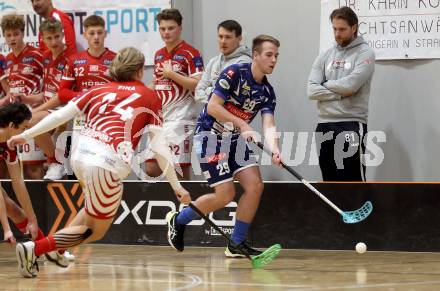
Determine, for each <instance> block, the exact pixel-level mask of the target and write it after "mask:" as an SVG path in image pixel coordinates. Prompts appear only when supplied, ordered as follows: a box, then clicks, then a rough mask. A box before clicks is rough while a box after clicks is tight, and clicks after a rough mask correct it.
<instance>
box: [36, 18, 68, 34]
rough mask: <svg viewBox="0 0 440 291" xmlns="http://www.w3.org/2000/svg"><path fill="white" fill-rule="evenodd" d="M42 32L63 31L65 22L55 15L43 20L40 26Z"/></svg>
mask: <svg viewBox="0 0 440 291" xmlns="http://www.w3.org/2000/svg"><path fill="white" fill-rule="evenodd" d="M38 30H39V31H40V33H43V32H51V33H54V32H63V24H62V23H61V22H60V21H58V20H56V19H55V18H53V17H50V18H48V19H45V20H44V21H43V22H41V24H40V27H39V28H38Z"/></svg>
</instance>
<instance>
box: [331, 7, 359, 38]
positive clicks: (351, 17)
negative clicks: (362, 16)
mask: <svg viewBox="0 0 440 291" xmlns="http://www.w3.org/2000/svg"><path fill="white" fill-rule="evenodd" d="M335 18H336V19H343V20H345V21H347V23H348V25H350V26H354V25H357V24H358V23H359V20H358V17H357V15H356V13H355V12H354V11H353V10H352V9H351V8H350V7H347V6H342V7H341V8H338V9H335V10H333V12H332V14H330V21H333V19H335ZM357 32H358V30H357V29H356V35H357Z"/></svg>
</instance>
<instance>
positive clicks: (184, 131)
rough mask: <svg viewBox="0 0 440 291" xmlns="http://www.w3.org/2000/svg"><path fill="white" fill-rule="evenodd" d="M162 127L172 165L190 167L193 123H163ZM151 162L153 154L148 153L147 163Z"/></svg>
mask: <svg viewBox="0 0 440 291" xmlns="http://www.w3.org/2000/svg"><path fill="white" fill-rule="evenodd" d="M162 127H163V130H164V133H165V137H166V139H167V142H168V145H169V147H170V149H171V152H172V153H173V156H174V163H175V164H179V165H180V166H190V165H191V148H192V137H193V134H194V127H195V125H194V122H185V121H179V122H164V123H163V126H162ZM151 160H154V153H152V152H149V153H148V154H147V161H151Z"/></svg>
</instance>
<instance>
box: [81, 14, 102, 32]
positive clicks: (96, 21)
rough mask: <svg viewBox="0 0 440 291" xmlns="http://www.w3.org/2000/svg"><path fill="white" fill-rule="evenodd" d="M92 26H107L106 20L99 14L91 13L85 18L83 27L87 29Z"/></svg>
mask: <svg viewBox="0 0 440 291" xmlns="http://www.w3.org/2000/svg"><path fill="white" fill-rule="evenodd" d="M90 26H102V27H104V28H105V20H104V18H102V17H101V16H99V15H90V16H88V17H87V18H86V19H84V22H83V27H84V29H87V28H88V27H90Z"/></svg>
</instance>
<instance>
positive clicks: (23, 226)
mask: <svg viewBox="0 0 440 291" xmlns="http://www.w3.org/2000/svg"><path fill="white" fill-rule="evenodd" d="M28 222H29V221H28V219H27V218H25V219H24V220H23V221H22V222H20V223H17V224H16V225H15V226H16V227H17V228H18V230H19V231H21V232H22V233H25V232H26V226H27V224H28Z"/></svg>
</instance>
